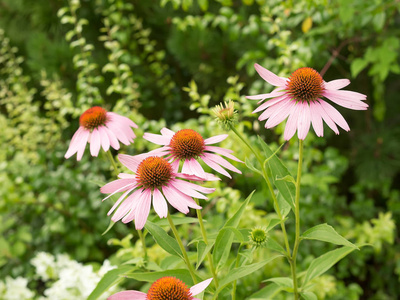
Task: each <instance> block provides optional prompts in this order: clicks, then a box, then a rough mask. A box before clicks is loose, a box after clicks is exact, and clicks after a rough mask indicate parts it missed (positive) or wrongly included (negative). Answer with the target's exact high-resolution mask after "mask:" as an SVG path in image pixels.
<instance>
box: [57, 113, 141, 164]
mask: <svg viewBox="0 0 400 300" xmlns="http://www.w3.org/2000/svg"><path fill="white" fill-rule="evenodd" d="M79 125H80V126H79V128H78V130H77V131H76V132H75V134H74V136H73V137H72V140H71V143H70V145H69V148H68V151H67V153H66V154H65V158H70V157H71V156H72V155H74V154H75V153H77V160H78V161H79V160H81V159H82V156H83V153H84V151H85V148H86V144H87V143H88V142H89V143H90V154H91V155H92V156H97V155H98V154H99V151H100V148H103V149H104V151H108V150H109V148H110V146H111V147H113V148H114V149H115V150H118V149H119V142H121V143H123V144H125V145H129V144H131V143H133V139H134V138H135V137H136V135H135V134H134V132H133V131H132V129H131V127H133V128H137V127H138V126H137V125H136V124H135V123H134V122H132V121H131V120H130V119H128V118H126V117H123V116H120V115H118V114H116V113H113V112H107V111H106V110H105V109H104V108H102V107H99V106H94V107H92V108H89V109H88V110H86V111H85V112H84V113H83V114H82V115H81V116H80V118H79Z"/></svg>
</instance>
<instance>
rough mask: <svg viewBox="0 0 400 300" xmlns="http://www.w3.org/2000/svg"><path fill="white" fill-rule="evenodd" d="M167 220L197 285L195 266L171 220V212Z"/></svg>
mask: <svg viewBox="0 0 400 300" xmlns="http://www.w3.org/2000/svg"><path fill="white" fill-rule="evenodd" d="M167 219H168V222H169V225H170V226H171V229H172V232H173V233H174V235H175V239H176V241H177V242H178V244H179V248H181V251H182V254H183V259H184V261H185V263H186V265H187V267H188V269H189V273H190V275H191V276H192V279H193V283H194V284H197V283H198V281H197V278H196V275H195V274H194V269H193V266H192V265H191V263H190V260H189V257H188V255H187V253H186V250H185V247H184V246H183V243H182V240H181V238H180V237H179V234H178V230H176V227H175V225H174V222H173V221H172V218H171V215H170V214H169V212H168V214H167Z"/></svg>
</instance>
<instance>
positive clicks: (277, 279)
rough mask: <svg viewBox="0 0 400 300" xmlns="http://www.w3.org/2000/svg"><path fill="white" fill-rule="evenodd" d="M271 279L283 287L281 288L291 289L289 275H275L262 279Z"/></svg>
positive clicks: (291, 283)
mask: <svg viewBox="0 0 400 300" xmlns="http://www.w3.org/2000/svg"><path fill="white" fill-rule="evenodd" d="M266 281H271V282H273V283H275V284H276V285H278V286H280V287H283V288H290V289H293V279H292V278H289V277H275V278H270V279H267V280H264V281H263V282H266Z"/></svg>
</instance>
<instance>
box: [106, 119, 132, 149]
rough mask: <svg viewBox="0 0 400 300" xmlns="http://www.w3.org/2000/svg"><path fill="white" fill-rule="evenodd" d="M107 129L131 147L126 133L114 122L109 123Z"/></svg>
mask: <svg viewBox="0 0 400 300" xmlns="http://www.w3.org/2000/svg"><path fill="white" fill-rule="evenodd" d="M106 126H107V128H108V129H109V130H110V131H111V132H112V133H114V135H115V137H116V138H117V139H118V140H119V141H120V142H121V143H123V144H125V145H129V144H130V142H129V138H128V137H127V136H126V135H125V133H124V131H122V130H121V129H120V128H119V126H118V125H116V124H115V123H114V122H108V123H107V124H106Z"/></svg>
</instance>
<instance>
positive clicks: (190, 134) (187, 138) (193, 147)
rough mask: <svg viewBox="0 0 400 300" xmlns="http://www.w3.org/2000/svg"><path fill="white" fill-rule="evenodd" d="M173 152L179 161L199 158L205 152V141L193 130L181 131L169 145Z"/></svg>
mask: <svg viewBox="0 0 400 300" xmlns="http://www.w3.org/2000/svg"><path fill="white" fill-rule="evenodd" d="M169 146H170V147H171V152H172V153H173V155H174V156H175V157H177V158H178V159H190V158H197V157H198V156H199V155H201V154H202V153H203V152H204V147H205V144H204V139H203V137H202V136H201V135H200V134H199V133H198V132H196V131H194V130H192V129H182V130H179V131H178V132H177V133H175V135H174V136H173V137H172V139H171V142H170V144H169Z"/></svg>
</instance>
